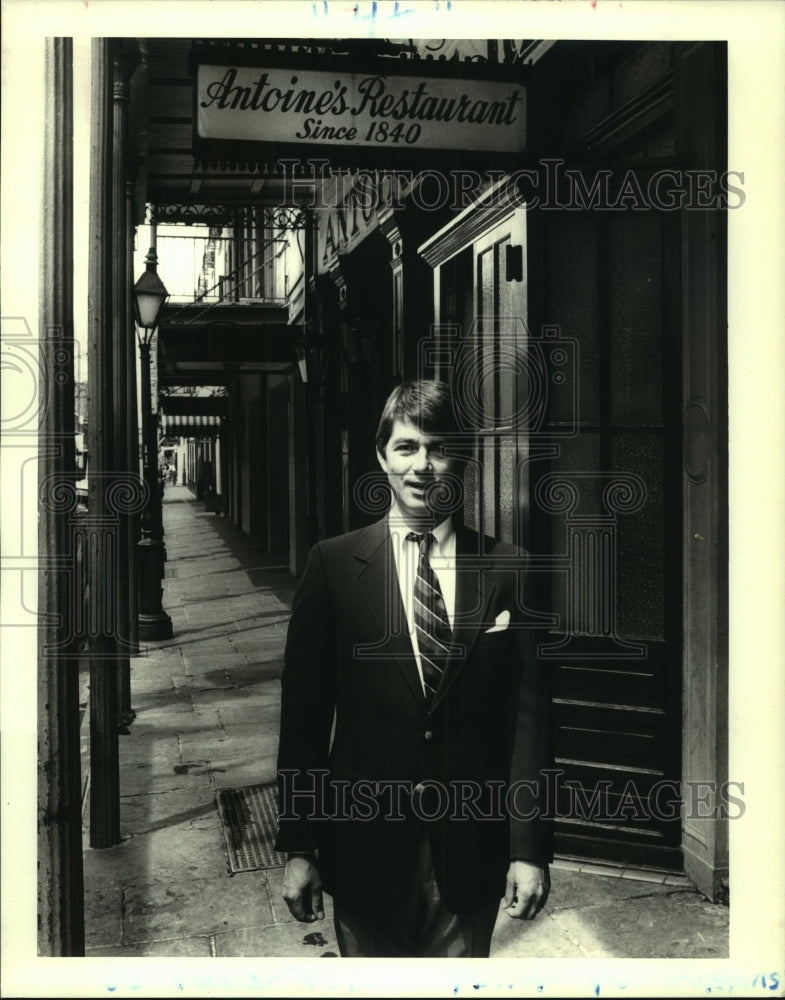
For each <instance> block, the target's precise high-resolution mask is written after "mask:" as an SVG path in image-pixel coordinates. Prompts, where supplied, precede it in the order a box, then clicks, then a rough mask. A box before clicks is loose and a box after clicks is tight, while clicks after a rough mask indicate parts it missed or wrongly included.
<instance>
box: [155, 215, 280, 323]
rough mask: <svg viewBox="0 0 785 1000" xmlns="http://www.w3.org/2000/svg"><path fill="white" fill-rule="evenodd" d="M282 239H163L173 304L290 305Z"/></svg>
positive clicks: (161, 252) (161, 249) (162, 251)
mask: <svg viewBox="0 0 785 1000" xmlns="http://www.w3.org/2000/svg"><path fill="white" fill-rule="evenodd" d="M286 247H287V241H286V240H285V239H283V238H278V237H271V238H268V239H265V240H261V239H253V240H251V239H245V238H244V239H238V238H237V237H235V236H233V235H231V234H230V235H220V236H215V235H209V234H208V233H204V234H199V235H194V234H193V233H189V234H188V235H185V234H184V235H182V236H180V235H164V234H159V236H158V240H157V252H158V260H159V262H160V266H161V268H162V269H165V274H166V287H167V289H168V291H169V295H170V297H171V301H172V303H178V304H185V303H186V302H197V303H204V304H205V306H212V305H216V304H218V303H221V302H242V301H248V300H251V301H256V302H258V301H264V302H269V303H272V304H277V305H284V304H285V302H286V287H285V285H286V278H285V275H284V274H282V273H281V270H282V269H281V268H280V266H279V265H278V261H279V259H280V258H281V257H282V256H283V254H284V252H285V250H286Z"/></svg>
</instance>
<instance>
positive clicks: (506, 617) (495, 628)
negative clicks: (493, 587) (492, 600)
mask: <svg viewBox="0 0 785 1000" xmlns="http://www.w3.org/2000/svg"><path fill="white" fill-rule="evenodd" d="M509 624H510V612H509V611H500V612H499V614H498V615H496V623H495V624H494V625H491V627H490V628H487V629H486V630H485V634H486V635H487V634H488V633H489V632H503V631H504V630H505V629H506V628H507V626H508V625H509Z"/></svg>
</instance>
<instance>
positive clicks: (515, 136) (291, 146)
mask: <svg viewBox="0 0 785 1000" xmlns="http://www.w3.org/2000/svg"><path fill="white" fill-rule="evenodd" d="M402 64H403V66H405V67H411V69H412V71H408V70H407V72H399V71H398V67H401V65H402ZM428 65H429V64H426V66H425V67H422V69H423V72H422V74H421V75H420V74H419V73H418V72H417V69H418V66H417V63H416V62H412V61H406V62H403V61H400V62H398V67H397V68H396V72H395V73H391V72H380V71H378V68H376V69H372V70H369V71H356V70H355V68H354V67H349V68H346V69H344V68H343V67H341V68H339V69H335V68H311V67H301V68H298V67H297V65H296V63H293V65H291V66H282V67H277V68H275V67H270V66H267V67H258V66H257V67H254V66H245V65H214V64H210V63H201V64H199V65H198V66H197V67H196V76H195V81H196V87H195V101H194V104H195V107H194V122H195V142H196V145H197V147H198V146H199V145H200V144H203V143H206V144H208V145H209V146H213V144H214V143H215V144H217V143H229V144H232V147H233V148H234V152H235V154H236V153H237V150H238V147H239V145H240V144H245V143H263V144H265V145H266V146H267V147H268V149H269V144H273V146H274V147H275V148H277V149H279V151H280V152H281V153H283V154H285V155H288V154H291V153H292V152H303V147H305V151H306V152H307V154H308V155H312V154H313V152H314V151H315V150H320V151H325V147H328V148H329V149H331V150H333V151H335V150H341V149H344V150H349V151H351V150H358V149H359V150H365V151H370V150H374V151H377V155H378V154H382V155H389V154H390V153H393V154H395V153H398V152H399V151H404V150H405V151H411V152H415V151H423V150H456V149H457V150H466V151H469V152H470V153H471V152H472V151H477V152H481V153H482V154H483V155H487V154H516V153H522V152H523V150H524V148H525V134H526V128H525V124H526V90H525V87H524V86H523V85H522V83H521V82H520V81H519V80H516V79H514V78H509V79H508V80H506V81H499V80H488V79H476V78H470V77H469V76H468V74H466V75H464V74H461V76H460V77H456V76H455V75H453V76H452V77H445V76H443V75H435V74H434V73H433V72H432V71H431V72H429V71H428ZM384 68H385V69H386V67H384ZM464 72H465V71H464ZM235 144H237V145H235ZM213 151H215V147H214V146H213ZM360 158H362V157H360Z"/></svg>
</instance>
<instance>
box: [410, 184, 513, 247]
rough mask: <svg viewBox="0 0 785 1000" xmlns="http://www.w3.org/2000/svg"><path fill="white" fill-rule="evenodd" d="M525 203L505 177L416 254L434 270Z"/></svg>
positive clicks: (427, 241) (423, 245) (424, 244)
mask: <svg viewBox="0 0 785 1000" xmlns="http://www.w3.org/2000/svg"><path fill="white" fill-rule="evenodd" d="M524 204H525V200H524V198H523V197H522V195H521V194H520V192H519V191H518V188H517V186H516V184H515V182H514V180H512V179H511V178H510V177H504V178H503V179H502V180H500V181H499V182H498V183H496V184H494V185H492V186H491V187H489V188H488V190H487V191H486V192H485V193H484V194H483V195H481V196H480V198H479V199H478V200H477V202H476V203H475V204H474V205H470V206H469V207H468V208H466V209H464V211H463V212H461V214H460V215H458V216H456V218H454V219H453V220H452V221H451V222H448V223H447V225H446V226H444V228H442V229H440V230H439V232H438V233H435V234H434V235H433V236H431V238H430V239H429V240H426V242H425V243H423V244H422V245H421V246H419V247H418V248H417V252H418V253H419V254H420V256H422V257H424V258H425V260H426V261H427V262H428V263H429V264H430V265H431V267H438V266H439V265H441V264H444V263H445V261H448V260H449V259H450V258H451V257H454V256H455V255H456V254H457V253H460V252H461V250H464V249H465V248H466V247H467V246H471V244H472V243H474V242H475V241H476V240H477V239H479V237H480V236H482V235H484V234H485V233H486V232H487V231H488V229H490V228H491V227H493V226H496V225H498V224H499V223H501V222H503V221H504V220H505V219H506V218H508V217H509V216H510V215H511V214H512V213H513V212H514V211H515V210H516V209H518V208H520V207H522V206H523V205H524Z"/></svg>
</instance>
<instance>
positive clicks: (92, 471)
mask: <svg viewBox="0 0 785 1000" xmlns="http://www.w3.org/2000/svg"><path fill="white" fill-rule="evenodd" d="M110 44H111V43H110V41H109V39H104V38H101V39H98V38H97V39H94V41H93V43H92V45H93V57H92V85H91V89H92V94H91V102H92V120H91V136H90V146H91V149H90V156H91V163H90V177H91V181H92V183H91V187H90V237H89V238H90V256H89V280H88V313H87V320H88V334H89V351H88V358H89V372H90V409H89V416H88V425H87V429H88V452H89V456H90V466H89V471H88V489H89V496H88V509H89V513H90V519H91V521H92V522H93V523H94V524H95V526H96V530H95V532H94V533H93V534H92V536H91V543H90V545H89V546H88V558H89V581H90V583H89V586H90V596H89V602H90V619H91V622H92V623H93V624H94V628H93V629H92V637H91V642H90V846H91V847H111V846H112V845H114V844H117V843H119V841H120V772H119V758H118V732H117V731H118V719H119V700H118V684H117V662H118V654H117V631H118V629H117V620H116V615H115V609H116V597H117V594H116V589H115V585H114V580H115V567H116V555H115V553H116V549H117V544H118V537H117V536H118V532H117V531H116V530H113V525H114V522H115V521H116V518H115V511H114V508H113V505H112V483H113V481H114V480H115V479H116V476H117V470H116V467H115V464H114V463H115V455H114V441H113V429H112V419H113V408H112V370H113V367H112V360H113V359H112V323H111V274H112V269H111V235H110V233H111V219H112V211H111V200H110V198H109V192H110V191H111V185H112V180H113V179H112V159H111V150H112V142H111V140H112V133H111V129H110V124H111V121H112V65H111V57H110V50H109V46H110ZM102 524H104V525H105V527H106V530H103V531H102V530H100V525H102Z"/></svg>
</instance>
